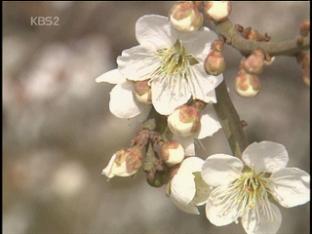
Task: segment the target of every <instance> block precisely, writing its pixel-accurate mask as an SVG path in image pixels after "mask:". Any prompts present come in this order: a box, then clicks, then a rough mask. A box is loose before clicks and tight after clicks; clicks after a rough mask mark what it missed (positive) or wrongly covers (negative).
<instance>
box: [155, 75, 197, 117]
mask: <svg viewBox="0 0 312 234" xmlns="http://www.w3.org/2000/svg"><path fill="white" fill-rule="evenodd" d="M190 97H191V93H190V91H189V89H188V85H187V82H186V80H185V79H181V78H180V77H165V78H163V79H155V80H153V81H152V103H153V105H154V107H155V109H156V111H157V112H158V113H160V114H162V115H169V114H171V113H172V112H173V111H174V110H175V109H176V108H177V107H179V106H181V105H183V104H185V103H186V102H187V101H188V100H189V99H190Z"/></svg>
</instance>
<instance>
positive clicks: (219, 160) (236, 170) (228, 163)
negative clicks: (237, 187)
mask: <svg viewBox="0 0 312 234" xmlns="http://www.w3.org/2000/svg"><path fill="white" fill-rule="evenodd" d="M243 167H244V164H243V163H242V161H241V160H239V159H238V158H236V157H233V156H230V155H226V154H214V155H212V156H209V157H208V158H207V159H206V161H205V163H204V165H203V167H202V172H201V173H202V178H203V180H204V181H205V182H206V183H207V184H208V185H210V186H219V185H227V184H229V183H231V182H232V181H234V180H235V179H237V178H238V177H239V176H240V175H241V171H242V169H243Z"/></svg>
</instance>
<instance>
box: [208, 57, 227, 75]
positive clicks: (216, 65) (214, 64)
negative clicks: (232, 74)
mask: <svg viewBox="0 0 312 234" xmlns="http://www.w3.org/2000/svg"><path fill="white" fill-rule="evenodd" d="M204 68H205V71H206V72H207V73H208V74H210V75H214V76H217V75H219V74H221V73H222V72H224V70H225V61H224V57H223V55H222V53H221V52H219V51H211V52H210V53H209V54H208V56H207V57H206V59H205V63H204Z"/></svg>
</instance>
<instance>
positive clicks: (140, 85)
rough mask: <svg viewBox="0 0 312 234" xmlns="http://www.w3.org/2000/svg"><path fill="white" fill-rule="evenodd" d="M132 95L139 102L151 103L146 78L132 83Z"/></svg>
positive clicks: (150, 92) (149, 89) (150, 94)
mask: <svg viewBox="0 0 312 234" xmlns="http://www.w3.org/2000/svg"><path fill="white" fill-rule="evenodd" d="M134 95H135V97H136V99H137V100H138V101H139V102H142V103H145V104H151V103H152V91H151V87H150V86H149V85H148V80H143V81H136V82H135V83H134Z"/></svg>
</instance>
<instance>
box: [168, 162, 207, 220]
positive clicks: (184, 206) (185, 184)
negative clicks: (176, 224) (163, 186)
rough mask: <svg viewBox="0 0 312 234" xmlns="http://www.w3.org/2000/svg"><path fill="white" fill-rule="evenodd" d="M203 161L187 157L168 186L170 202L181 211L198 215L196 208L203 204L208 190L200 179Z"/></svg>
mask: <svg viewBox="0 0 312 234" xmlns="http://www.w3.org/2000/svg"><path fill="white" fill-rule="evenodd" d="M203 163H204V160H202V159H201V158H198V157H188V158H186V159H184V160H183V162H182V163H181V165H180V167H179V169H178V170H177V172H176V174H175V175H174V176H173V178H172V179H171V181H170V183H169V184H168V194H169V197H170V198H171V200H172V202H173V203H174V204H175V205H176V206H177V207H178V208H179V209H181V210H182V211H184V212H186V213H189V214H197V215H198V214H199V211H198V208H197V206H200V205H203V204H205V202H206V200H207V197H208V193H209V188H208V186H207V185H206V184H205V182H204V181H203V180H202V179H201V175H200V170H201V168H202V165H203Z"/></svg>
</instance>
